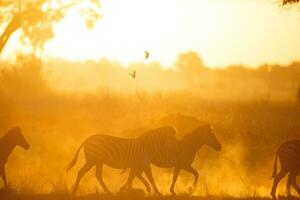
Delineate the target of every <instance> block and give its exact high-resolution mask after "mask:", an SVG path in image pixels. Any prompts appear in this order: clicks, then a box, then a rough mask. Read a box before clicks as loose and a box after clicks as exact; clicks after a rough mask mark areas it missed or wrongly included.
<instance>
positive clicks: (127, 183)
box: [120, 169, 135, 192]
mask: <svg viewBox="0 0 300 200" xmlns="http://www.w3.org/2000/svg"><path fill="white" fill-rule="evenodd" d="M134 176H135V173H134V172H133V170H132V169H130V172H129V176H128V179H127V182H126V183H125V184H124V185H123V186H122V187H121V188H120V192H122V191H124V190H125V189H126V187H128V189H131V188H132V182H133V178H134Z"/></svg>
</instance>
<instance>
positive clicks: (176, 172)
mask: <svg viewBox="0 0 300 200" xmlns="http://www.w3.org/2000/svg"><path fill="white" fill-rule="evenodd" d="M179 173H180V168H175V170H174V174H173V181H172V184H171V188H170V192H171V193H172V194H173V195H176V193H175V191H174V187H175V183H176V181H177V179H178V176H179Z"/></svg>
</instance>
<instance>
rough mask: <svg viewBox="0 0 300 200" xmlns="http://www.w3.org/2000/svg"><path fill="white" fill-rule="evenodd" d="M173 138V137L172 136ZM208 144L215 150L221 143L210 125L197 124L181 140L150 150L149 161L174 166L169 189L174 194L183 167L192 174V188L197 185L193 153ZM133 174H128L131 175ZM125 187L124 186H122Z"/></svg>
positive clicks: (167, 166) (219, 148)
mask: <svg viewBox="0 0 300 200" xmlns="http://www.w3.org/2000/svg"><path fill="white" fill-rule="evenodd" d="M174 138H175V137H174ZM203 145H208V146H210V147H212V148H213V149H215V150H216V151H220V150H221V144H220V143H219V142H218V140H217V138H216V136H215V135H214V134H213V133H212V127H211V125H209V124H207V125H203V126H199V127H198V128H196V129H195V130H193V131H192V132H191V133H189V134H187V135H185V137H184V138H183V139H182V140H175V139H174V140H169V141H168V145H165V146H161V147H160V149H158V151H151V153H152V155H151V157H152V160H151V162H152V163H153V164H154V165H156V166H158V167H162V168H171V167H174V168H175V170H174V175H173V182H172V185H171V188H170V191H171V192H172V193H173V194H175V192H174V187H175V183H176V181H177V178H178V176H179V173H180V170H181V169H183V170H185V171H187V172H190V173H192V174H193V175H194V177H195V180H194V189H195V188H196V185H197V180H198V176H199V175H198V172H197V171H196V170H195V169H194V168H193V167H192V166H191V164H192V163H193V161H194V158H195V155H196V153H197V152H198V150H199V149H200V147H201V146H203ZM132 176H133V175H131V174H130V175H129V179H130V177H132ZM126 184H127V187H129V188H130V187H131V184H132V178H131V180H129V181H127V183H126ZM123 187H125V186H123Z"/></svg>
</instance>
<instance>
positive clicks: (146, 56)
mask: <svg viewBox="0 0 300 200" xmlns="http://www.w3.org/2000/svg"><path fill="white" fill-rule="evenodd" d="M148 58H149V51H145V59H146V60H147V59H148Z"/></svg>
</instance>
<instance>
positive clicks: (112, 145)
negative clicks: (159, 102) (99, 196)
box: [67, 126, 176, 194]
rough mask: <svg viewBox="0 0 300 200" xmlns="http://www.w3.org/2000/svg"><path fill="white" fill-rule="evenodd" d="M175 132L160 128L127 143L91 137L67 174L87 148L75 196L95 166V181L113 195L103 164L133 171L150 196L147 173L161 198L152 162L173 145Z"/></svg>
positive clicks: (105, 136) (115, 139)
mask: <svg viewBox="0 0 300 200" xmlns="http://www.w3.org/2000/svg"><path fill="white" fill-rule="evenodd" d="M174 140H176V139H175V129H174V128H173V127H170V126H167V127H161V128H158V129H155V130H151V131H148V132H146V133H145V134H143V135H142V136H140V137H138V138H134V139H124V138H119V137H114V136H109V135H93V136H90V137H88V138H87V139H86V140H85V141H84V142H83V143H82V144H81V145H80V147H79V148H78V150H77V152H76V154H75V157H74V158H73V160H72V161H71V163H70V164H69V166H68V168H67V170H69V169H71V168H72V167H73V166H74V165H75V164H76V162H77V158H78V154H79V151H80V149H81V148H84V155H85V164H84V166H83V167H82V168H81V169H80V170H79V171H78V174H77V178H76V181H75V184H74V187H73V194H75V193H76V191H77V189H78V186H79V183H80V180H81V178H82V177H83V175H84V174H86V173H87V172H88V171H89V170H90V169H91V168H92V167H93V166H96V177H97V179H98V181H99V183H100V184H101V186H102V188H103V190H104V191H105V192H106V193H111V192H110V191H109V189H108V188H107V186H106V185H105V183H104V181H103V177H102V167H103V164H105V165H107V166H109V167H112V168H116V169H124V168H131V169H132V173H133V174H134V175H135V176H137V177H138V178H140V179H141V181H142V182H143V183H144V185H145V186H146V187H147V191H148V192H150V187H149V185H148V182H147V181H146V180H145V179H144V178H143V177H142V176H141V173H142V172H144V173H145V174H146V176H147V178H148V180H149V181H150V183H151V185H152V187H153V189H154V191H155V193H157V194H160V193H159V190H158V189H157V187H156V185H155V182H154V179H153V176H152V172H151V168H150V165H151V161H152V157H151V156H152V155H153V152H156V154H157V155H160V153H161V147H162V146H168V143H169V141H174Z"/></svg>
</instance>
